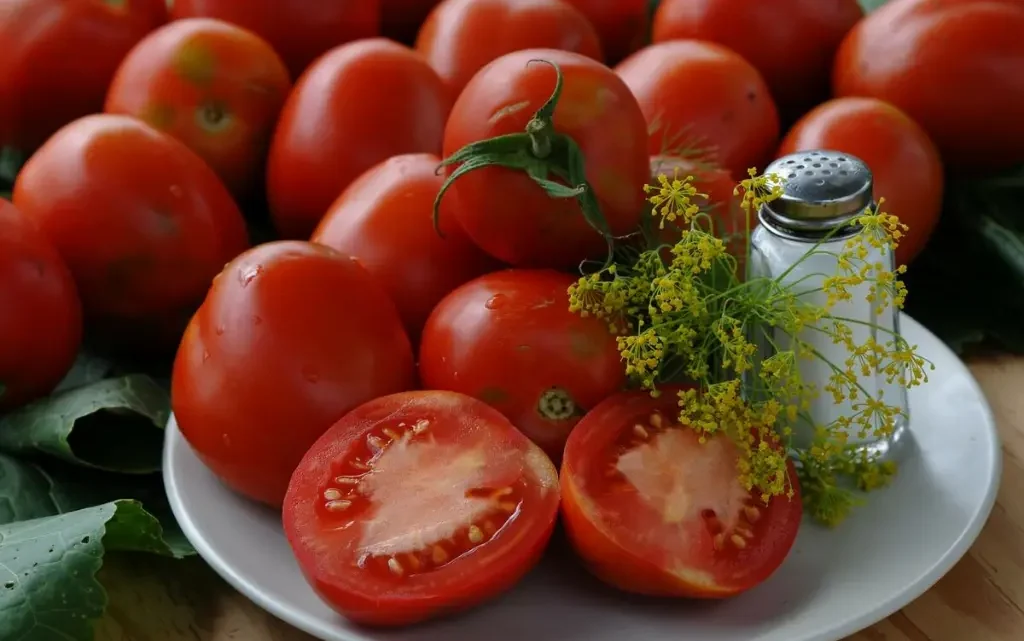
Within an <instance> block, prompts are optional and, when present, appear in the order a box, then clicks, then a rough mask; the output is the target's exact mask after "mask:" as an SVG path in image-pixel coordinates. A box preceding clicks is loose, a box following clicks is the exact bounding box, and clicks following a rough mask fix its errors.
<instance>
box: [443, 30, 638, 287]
mask: <svg viewBox="0 0 1024 641" xmlns="http://www.w3.org/2000/svg"><path fill="white" fill-rule="evenodd" d="M555 65H557V68H556V67H555ZM559 77H561V79H562V84H561V86H560V92H559V94H558V95H557V96H552V92H553V91H554V90H555V88H556V85H557V84H558V80H559ZM549 98H552V99H553V100H552V101H551V102H549ZM552 110H553V113H554V115H553V117H552ZM646 139H647V128H646V124H645V123H644V118H643V113H641V111H640V108H639V106H638V105H637V104H636V99H634V98H633V96H632V95H631V94H630V93H629V89H628V88H627V87H626V85H625V84H624V83H623V82H622V80H620V79H619V78H618V77H617V76H616V75H615V74H614V73H612V71H611V70H610V69H608V67H605V66H604V65H603V64H601V63H599V62H597V61H595V60H593V59H591V58H587V57H586V56H583V55H580V54H578V53H572V52H568V51H556V50H554V49H527V50H524V51H517V52H515V53H510V54H508V55H505V56H502V57H501V58H498V59H497V60H494V61H493V62H491V63H490V64H489V65H487V66H486V67H484V68H483V69H482V70H480V72H479V73H478V74H477V75H475V76H474V77H473V79H472V80H470V82H469V84H468V85H466V88H465V90H463V92H462V94H460V95H459V98H458V100H456V102H455V106H454V107H453V108H452V113H451V116H449V118H448V125H447V126H446V127H445V132H444V152H445V156H446V163H447V169H446V171H447V174H448V178H449V182H447V183H446V186H447V187H448V190H447V191H446V192H445V198H451V199H452V200H453V201H454V205H453V211H455V213H456V216H457V217H458V219H459V222H460V223H462V227H463V229H465V230H466V233H467V234H468V235H469V237H470V238H471V239H473V241H474V242H475V243H476V244H477V245H479V246H480V247H481V248H483V249H484V251H486V252H488V253H490V254H491V255H492V256H494V257H496V258H498V259H500V260H502V261H504V262H506V263H510V264H512V265H516V266H537V267H577V266H578V265H579V263H580V261H582V260H585V259H588V258H603V256H604V254H603V252H606V251H607V243H606V240H605V238H604V237H602V236H603V235H604V236H607V235H608V234H609V233H610V234H613V235H616V236H620V235H624V234H628V233H630V232H632V231H634V230H635V229H636V228H637V225H638V224H639V222H640V214H641V211H642V209H643V200H644V192H643V185H644V183H646V182H647V180H648V178H649V177H650V166H649V161H648V155H647V149H646ZM467 145H473V146H472V147H467ZM570 149H578V150H579V153H578V154H576V153H573V154H570V153H569V150H570ZM467 152H468V153H467ZM455 154H457V155H455ZM573 158H575V160H577V161H579V164H578V165H577V166H576V169H577V171H579V170H582V171H580V174H581V175H579V176H576V177H575V180H576V181H577V182H575V184H574V185H573V186H574V187H576V188H577V190H576V193H577V194H578V195H577V197H576V198H575V199H574V198H572V197H571V196H572V193H573V192H568V190H565V191H566V192H568V194H566V193H564V192H563V193H562V194H561V195H562V197H559V198H554V197H552V196H551V195H550V194H549V189H552V188H555V187H558V185H552V184H551V183H550V182H549V183H548V184H546V185H541V184H540V183H538V181H537V180H536V178H538V177H539V178H544V177H545V176H546V177H547V180H548V181H551V182H559V181H561V182H562V183H565V182H572V180H568V179H572V178H573V176H571V175H570V169H571V165H573V164H574V163H573V162H572V159H573ZM470 169H472V170H471V171H469V170H470ZM531 172H532V173H531ZM602 225H604V229H602V231H600V232H599V231H598V230H597V229H595V226H597V227H601V226H602Z"/></svg>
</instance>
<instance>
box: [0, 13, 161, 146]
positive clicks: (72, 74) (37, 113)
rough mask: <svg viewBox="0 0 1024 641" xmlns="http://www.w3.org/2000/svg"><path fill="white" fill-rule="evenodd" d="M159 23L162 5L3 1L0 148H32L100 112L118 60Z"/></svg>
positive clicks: (1, 14)
mask: <svg viewBox="0 0 1024 641" xmlns="http://www.w3.org/2000/svg"><path fill="white" fill-rule="evenodd" d="M166 20H167V7H166V4H165V2H164V0H123V1H121V2H109V1H105V0H4V2H3V8H2V9H0V42H2V43H3V64H0V96H4V99H3V100H0V147H4V146H12V147H17V148H19V149H21V150H22V151H26V152H28V151H33V150H35V148H36V147H38V146H39V145H41V144H42V143H43V142H44V141H45V140H46V139H47V138H48V137H49V136H50V135H51V134H53V132H55V131H57V130H58V129H60V128H61V127H63V126H64V125H65V124H67V123H69V122H71V121H72V120H74V119H75V118H79V117H81V116H85V115H87V114H91V113H96V112H98V111H102V110H103V97H104V95H106V92H107V87H108V86H109V85H110V80H111V79H112V78H113V77H114V72H115V71H116V70H117V65H119V64H120V63H121V59H122V58H124V56H125V54H127V53H128V51H129V50H130V49H131V48H132V47H133V46H134V45H135V43H136V42H138V41H139V40H141V39H142V37H143V36H145V35H146V34H147V33H149V32H150V31H152V30H153V29H155V28H157V27H158V26H160V25H161V24H163V23H164V22H165V21H166Z"/></svg>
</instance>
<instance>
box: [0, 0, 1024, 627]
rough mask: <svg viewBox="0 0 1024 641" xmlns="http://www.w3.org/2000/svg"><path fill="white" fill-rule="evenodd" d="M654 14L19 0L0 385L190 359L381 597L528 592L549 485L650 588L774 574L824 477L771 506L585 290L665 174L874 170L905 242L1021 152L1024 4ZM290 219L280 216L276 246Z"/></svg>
mask: <svg viewBox="0 0 1024 641" xmlns="http://www.w3.org/2000/svg"><path fill="white" fill-rule="evenodd" d="M648 5H649V3H648V2H646V0H618V1H617V2H607V1H601V0H529V1H527V0H442V1H440V2H438V1H437V0H244V1H242V0H174V2H173V4H171V5H170V8H168V6H167V5H166V4H165V0H124V1H123V2H116V3H115V2H103V1H100V0H9V1H8V2H7V3H6V4H5V11H4V12H3V13H2V14H0V41H2V42H3V43H4V52H5V56H4V59H3V60H2V61H0V95H2V96H3V98H4V99H3V100H0V145H2V146H4V147H6V148H8V149H16V150H20V151H21V152H22V153H23V154H24V155H25V156H27V157H28V160H27V162H25V164H24V166H22V167H21V169H20V171H19V172H18V173H17V176H16V180H14V183H13V192H12V200H13V205H12V204H11V203H10V202H7V201H0V337H3V338H2V343H0V411H5V410H11V409H14V408H16V407H18V406H20V405H23V404H25V403H27V402H30V401H32V400H35V399H38V398H40V397H42V396H45V395H46V394H48V393H49V392H50V391H51V390H52V389H53V388H54V386H55V385H56V384H57V383H58V382H59V381H60V379H61V378H62V377H63V376H64V374H65V373H66V372H67V370H68V368H69V367H70V365H71V363H72V361H73V359H74V357H75V354H76V352H77V351H78V350H79V348H80V346H81V344H82V343H83V341H85V342H86V343H87V344H88V345H89V346H90V347H91V348H93V349H99V350H103V351H105V352H108V353H111V354H115V355H119V356H124V357H128V358H131V359H133V360H135V359H138V358H156V359H159V358H160V357H162V356H165V357H168V359H169V358H170V357H171V356H173V357H174V361H173V376H172V390H171V393H172V406H173V410H174V412H175V415H176V417H177V421H178V424H179V426H180V429H181V431H182V433H183V434H184V436H185V437H186V439H187V440H188V441H189V443H190V444H191V446H192V447H193V449H194V450H195V451H196V453H197V454H198V455H199V456H200V457H201V458H202V459H203V461H204V462H205V463H206V464H207V465H208V466H209V468H210V469H211V470H212V471H213V472H214V473H215V474H216V475H217V476H218V477H220V478H221V479H222V480H223V481H224V483H226V484H227V485H228V486H230V487H231V488H233V489H234V490H236V491H237V492H239V493H240V494H242V495H245V496H247V497H250V498H252V499H254V500H257V501H260V502H263V503H266V504H268V505H271V506H274V507H278V508H282V510H283V520H284V528H285V531H286V533H287V536H288V539H289V542H290V543H291V545H292V548H293V550H294V552H295V554H296V556H297V558H298V559H299V562H300V564H301V566H302V568H303V570H304V572H305V573H306V575H307V577H308V578H309V580H310V582H311V584H312V585H313V586H314V587H315V588H316V590H317V591H318V592H319V593H320V594H321V595H322V596H323V597H324V598H325V599H326V600H327V601H328V602H329V603H331V604H332V605H333V606H334V607H336V608H337V609H338V610H339V611H340V612H342V613H343V614H345V615H346V616H348V617H350V618H352V619H353V620H356V621H359V622H362V623H371V624H405V623H411V622H415V621H420V620H423V619H426V618H430V617H433V616H438V615H441V614H445V613H448V612H451V611H453V610H457V609H461V608H465V607H468V606H470V605H473V604H476V603H479V602H481V601H483V600H485V599H487V598H489V597H492V596H494V595H496V594H498V593H500V592H502V591H503V590H505V589H506V588H508V587H510V586H511V585H512V584H514V583H515V582H516V581H517V580H518V579H519V578H520V577H522V576H523V575H524V574H525V573H526V572H527V571H528V570H529V569H530V568H531V567H532V566H533V564H534V563H536V562H537V560H538V559H539V558H540V556H541V554H542V552H543V551H544V549H545V547H546V545H547V543H548V540H549V538H550V537H551V536H552V533H553V531H554V530H555V524H556V519H557V518H558V516H559V514H561V522H562V523H563V524H564V531H565V534H566V535H567V536H568V539H569V540H570V541H571V543H572V545H573V547H574V548H575V549H576V551H577V552H578V554H579V556H580V557H581V559H582V560H583V561H584V562H585V563H586V564H587V566H588V567H589V568H590V569H591V570H592V571H593V573H594V574H595V575H596V576H598V577H600V578H601V579H602V580H604V581H606V582H608V583H610V584H611V585H614V586H617V587H619V588H622V589H624V590H627V591H632V592H637V593H641V594H650V595H661V596H687V597H710V598H718V597H726V596H730V595H734V594H737V593H739V592H741V591H743V590H746V589H749V588H751V587H753V586H754V585H757V584H758V583H760V582H762V581H763V580H765V579H766V578H767V577H768V576H769V575H770V574H772V572H773V571H774V570H775V569H776V568H777V567H778V566H779V565H780V564H781V563H782V561H783V560H784V558H785V557H786V555H787V554H788V552H789V550H790V548H791V547H792V544H793V541H794V539H795V536H796V532H797V528H798V526H799V522H800V517H801V505H800V500H799V496H795V497H794V498H792V499H787V498H786V497H781V498H776V499H773V500H772V501H771V502H769V503H765V502H764V501H762V500H761V498H760V495H759V494H758V493H757V490H756V489H754V490H751V489H750V488H745V487H742V486H741V485H740V483H739V482H738V480H737V478H736V476H737V475H736V461H737V452H736V449H735V447H734V446H733V445H732V443H731V441H729V440H728V439H726V438H724V437H715V438H711V439H709V440H708V442H706V443H699V442H698V439H697V437H696V435H695V434H694V433H693V432H692V431H691V430H687V429H684V428H682V427H681V426H679V425H677V424H676V422H675V421H676V414H677V408H676V404H675V400H674V398H675V397H674V395H673V394H672V393H665V394H662V396H660V397H659V398H654V397H652V396H651V395H649V394H646V393H639V392H630V391H624V390H625V389H626V387H627V380H626V376H625V372H624V370H623V367H622V365H621V362H620V355H619V353H618V346H617V343H616V339H615V336H614V335H612V334H611V333H610V331H609V328H608V326H607V324H606V323H605V322H603V321H601V320H598V319H595V318H592V317H585V316H581V315H578V314H574V313H572V312H570V311H569V301H568V293H567V290H568V288H569V286H570V285H571V284H572V283H573V282H574V281H575V279H576V278H578V276H579V267H580V265H581V264H585V263H586V261H588V260H597V261H600V260H601V259H603V257H604V256H605V252H606V251H607V241H608V238H610V237H622V236H626V235H629V234H631V233H634V232H635V231H636V230H637V228H638V226H639V225H640V224H641V222H642V216H643V213H644V207H645V193H644V190H643V186H644V184H645V183H647V182H649V181H650V179H651V175H652V172H653V173H655V174H657V173H667V174H673V173H676V172H678V173H681V174H687V175H693V176H694V177H695V181H696V184H697V186H698V188H699V189H700V191H701V192H702V193H704V194H706V199H705V201H704V202H703V203H702V204H703V205H705V206H706V207H708V208H709V210H710V211H712V212H713V213H714V212H717V215H718V216H719V218H720V220H721V221H722V223H723V225H724V226H725V227H726V228H727V230H726V231H734V230H735V224H736V223H735V221H734V220H733V219H732V218H731V216H730V214H731V213H733V212H734V211H735V209H736V207H735V205H736V203H735V202H734V201H733V194H732V190H733V186H734V184H735V182H736V180H737V179H738V178H741V177H744V176H745V175H746V172H747V169H748V168H750V167H763V166H764V165H765V164H766V163H767V162H768V161H770V160H771V159H772V158H773V157H775V156H777V155H779V154H782V153H789V152H793V151H801V150H806V149H812V148H831V149H838V150H841V151H844V152H847V153H851V154H854V155H856V156H859V157H861V158H862V159H864V160H865V161H866V162H867V163H868V164H869V165H870V166H871V168H872V170H873V171H874V175H875V182H876V191H877V193H878V194H879V195H880V196H883V197H884V198H885V199H886V201H887V202H888V206H887V207H886V209H887V210H888V211H890V212H891V213H894V214H896V215H898V216H899V217H900V218H901V219H903V221H904V222H906V223H908V224H909V225H910V232H909V235H908V237H907V238H906V239H905V241H904V242H903V243H902V244H901V245H900V248H899V251H900V255H899V256H898V258H899V259H900V260H901V262H907V261H910V260H912V259H913V257H914V255H916V253H917V252H919V251H920V250H921V249H922V248H923V247H924V245H925V243H926V241H927V239H928V236H929V234H930V233H931V230H932V229H933V228H934V226H935V224H936V222H937V220H938V216H939V210H940V205H941V200H942V188H943V180H944V164H945V165H946V166H951V167H971V168H975V169H977V168H994V167H1002V166H1008V165H1011V164H1013V163H1017V162H1021V161H1024V125H1022V124H1021V121H1020V118H1019V116H1018V114H1017V113H1016V111H1015V107H1016V106H1018V105H1021V104H1024V84H1022V83H1021V81H1020V79H1021V78H1022V77H1024V39H1022V38H1020V34H1021V33H1024V5H1021V4H1020V2H1019V0H978V1H974V2H969V1H967V0H959V1H958V0H891V2H889V3H888V4H886V5H885V6H884V7H882V8H880V9H878V10H877V11H875V12H874V13H872V14H871V15H869V16H867V17H865V16H864V14H863V12H862V10H861V8H860V6H859V5H858V3H857V2H856V0H833V1H829V2H823V1H822V0H776V1H774V2H761V3H749V2H746V1H745V0H663V1H662V2H661V3H660V6H659V7H658V9H657V11H656V12H655V13H654V14H653V20H652V19H651V14H649V13H648V10H649V9H648ZM648 34H653V44H646V43H647V42H648ZM402 42H405V43H409V44H411V45H412V46H409V44H401V43H402ZM610 65H614V66H610ZM783 131H788V133H786V134H785V135H783ZM442 169H443V170H442ZM264 211H265V212H266V213H267V219H268V220H269V222H270V223H271V224H272V226H273V228H274V230H275V233H276V236H277V237H278V239H277V240H274V241H272V242H266V243H262V244H257V245H255V246H252V241H251V239H250V236H249V233H248V229H249V228H251V226H252V225H251V224H250V225H248V226H247V223H253V222H258V221H255V219H257V218H259V217H260V214H259V212H264ZM676 231H678V230H676ZM672 233H673V230H671V229H669V230H667V231H666V232H665V234H666V236H665V237H664V239H665V240H668V241H670V242H671V238H672ZM211 282H212V286H211ZM793 484H794V486H795V484H796V482H795V479H794V480H793Z"/></svg>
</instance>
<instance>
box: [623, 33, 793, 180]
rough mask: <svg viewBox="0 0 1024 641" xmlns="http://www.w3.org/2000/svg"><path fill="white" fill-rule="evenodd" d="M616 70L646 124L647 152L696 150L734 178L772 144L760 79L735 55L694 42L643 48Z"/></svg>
mask: <svg viewBox="0 0 1024 641" xmlns="http://www.w3.org/2000/svg"><path fill="white" fill-rule="evenodd" d="M615 72H616V73H617V74H619V76H620V77H621V78H622V79H623V80H624V81H625V82H626V85H628V86H629V88H630V90H632V92H633V95H635V96H636V99H637V101H638V102H639V103H640V107H641V109H643V112H644V116H645V117H646V118H647V122H648V124H649V125H650V141H649V145H650V147H649V148H650V152H651V154H666V155H677V150H679V149H684V150H685V149H689V150H693V149H696V150H699V151H700V152H701V153H702V154H703V155H706V156H707V157H708V158H709V159H710V160H711V161H713V162H714V163H715V164H717V165H719V166H721V167H724V168H725V169H727V170H728V171H729V172H730V173H731V174H732V175H733V176H745V175H746V173H747V169H749V168H751V167H763V165H764V163H766V162H767V161H768V160H769V159H770V157H771V154H772V152H773V151H774V150H775V146H776V145H777V144H778V138H779V114H778V111H777V110H776V108H775V102H774V101H773V100H772V96H771V92H770V91H769V90H768V86H767V85H766V84H765V82H764V78H762V77H761V74H760V73H758V71H757V69H755V68H754V67H753V66H751V64H750V63H749V62H747V61H746V60H744V59H743V58H742V57H740V55H739V54H737V53H735V52H733V51H731V50H730V49H727V48H725V47H723V46H721V45H717V44H714V43H711V42H701V41H698V40H673V41H671V42H663V43H660V44H655V45H651V46H649V47H645V48H644V49H641V50H640V51H638V52H636V53H634V54H633V55H632V56H630V57H629V58H627V59H626V60H624V61H623V62H622V63H620V64H619V66H617V67H616V68H615Z"/></svg>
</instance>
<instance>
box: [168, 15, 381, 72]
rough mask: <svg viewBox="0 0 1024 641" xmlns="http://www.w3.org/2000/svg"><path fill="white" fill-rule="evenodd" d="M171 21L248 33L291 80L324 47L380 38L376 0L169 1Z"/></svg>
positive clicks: (325, 49)
mask: <svg viewBox="0 0 1024 641" xmlns="http://www.w3.org/2000/svg"><path fill="white" fill-rule="evenodd" d="M171 17H172V18H174V19H176V20H177V19H180V18H199V17H206V18H219V19H221V20H225V21H227V22H230V23H232V24H236V25H238V26H240V27H245V28H246V29H249V30H250V31H252V32H254V33H256V34H257V35H259V36H260V37H262V38H264V39H265V40H266V41H267V42H269V43H270V44H271V46H273V47H274V50H275V51H277V53H279V54H280V55H281V58H282V59H283V60H284V62H285V64H286V65H288V70H289V72H291V76H292V78H293V79H295V78H298V77H299V75H300V74H301V73H302V72H303V71H305V69H306V67H308V66H309V65H310V64H311V63H312V62H313V60H315V59H316V58H317V57H318V56H320V55H321V54H323V53H324V52H326V51H328V50H329V49H331V48H333V47H336V46H338V45H340V44H344V43H346V42H350V41H352V40H358V39H360V38H370V37H373V36H376V35H379V34H380V0H174V3H173V4H172V5H171Z"/></svg>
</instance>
